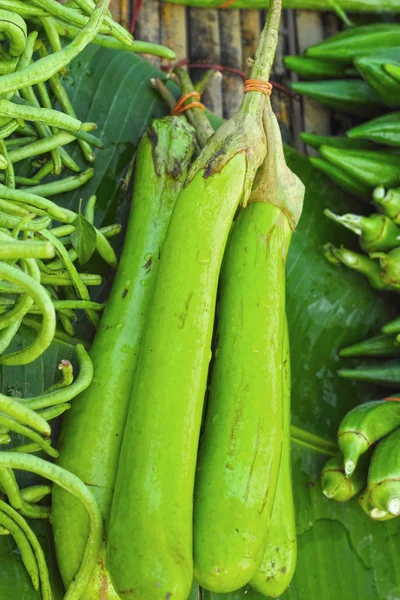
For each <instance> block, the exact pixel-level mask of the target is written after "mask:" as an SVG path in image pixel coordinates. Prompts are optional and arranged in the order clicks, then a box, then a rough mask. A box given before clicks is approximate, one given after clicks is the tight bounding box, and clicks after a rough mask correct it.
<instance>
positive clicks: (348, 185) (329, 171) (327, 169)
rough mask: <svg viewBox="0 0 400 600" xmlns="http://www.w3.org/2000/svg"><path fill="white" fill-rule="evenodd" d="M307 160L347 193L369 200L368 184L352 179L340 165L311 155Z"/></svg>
mask: <svg viewBox="0 0 400 600" xmlns="http://www.w3.org/2000/svg"><path fill="white" fill-rule="evenodd" d="M309 160H310V163H311V164H312V165H313V167H315V168H316V169H318V170H319V171H322V172H323V173H325V175H327V176H328V177H329V178H330V179H331V180H332V181H333V182H334V183H336V185H338V186H339V187H341V188H342V189H343V190H345V191H346V192H348V193H349V194H352V195H353V196H356V197H357V198H360V199H362V200H369V198H370V197H371V190H370V188H369V187H368V186H366V185H364V184H363V183H361V182H359V181H357V180H356V179H354V178H353V177H352V176H351V175H349V174H348V173H346V171H344V170H343V169H341V168H340V167H337V166H336V165H333V164H332V163H330V162H329V161H327V160H324V159H323V158H318V157H314V156H312V157H311V158H310V159H309Z"/></svg>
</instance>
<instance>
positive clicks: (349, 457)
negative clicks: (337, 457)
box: [337, 398, 400, 476]
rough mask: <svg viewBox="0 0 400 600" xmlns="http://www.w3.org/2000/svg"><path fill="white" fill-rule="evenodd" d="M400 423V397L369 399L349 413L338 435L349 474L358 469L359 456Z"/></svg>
mask: <svg viewBox="0 0 400 600" xmlns="http://www.w3.org/2000/svg"><path fill="white" fill-rule="evenodd" d="M399 425H400V398H397V399H396V398H388V399H386V398H385V399H384V400H375V401H373V402H365V403H364V404H359V405H358V406H356V407H355V408H353V410H351V411H350V412H348V413H347V415H346V416H345V417H344V419H343V420H342V422H341V423H340V425H339V430H338V434H337V438H338V444H339V447H340V450H341V451H342V453H343V459H344V470H345V473H346V475H347V476H350V475H351V474H352V473H353V472H354V470H355V468H356V466H357V462H358V459H359V458H360V456H361V455H362V454H364V453H365V452H366V451H367V450H368V448H370V446H372V444H374V443H375V442H377V441H378V440H379V439H380V438H382V437H384V436H385V435H387V434H388V433H390V432H391V431H393V430H394V429H396V428H397V427H398V426H399Z"/></svg>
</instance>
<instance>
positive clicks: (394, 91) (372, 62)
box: [354, 56, 400, 108]
mask: <svg viewBox="0 0 400 600" xmlns="http://www.w3.org/2000/svg"><path fill="white" fill-rule="evenodd" d="M385 62H386V59H384V58H376V57H375V56H366V57H364V58H357V59H356V60H355V61H354V65H355V67H356V69H357V70H358V71H359V72H360V73H361V75H362V76H363V77H364V79H365V81H366V82H367V83H368V84H369V85H370V86H371V87H372V89H373V90H375V92H376V93H377V95H378V96H379V98H381V99H382V102H383V103H384V104H386V105H387V106H390V107H392V108H397V107H398V106H400V81H397V80H396V79H395V78H394V77H392V76H391V75H390V74H389V73H387V72H386V70H385V69H384V65H385ZM385 66H386V65H385Z"/></svg>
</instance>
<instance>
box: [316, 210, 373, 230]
mask: <svg viewBox="0 0 400 600" xmlns="http://www.w3.org/2000/svg"><path fill="white" fill-rule="evenodd" d="M324 215H325V216H326V217H328V218H329V219H331V220H332V221H335V223H339V225H343V227H346V229H350V231H352V232H353V233H355V234H356V235H361V234H362V221H363V217H360V216H359V215H352V214H350V213H348V214H346V215H341V216H340V215H336V214H335V213H333V212H332V211H330V210H329V209H328V208H326V209H325V210H324Z"/></svg>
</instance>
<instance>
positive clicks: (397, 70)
mask: <svg viewBox="0 0 400 600" xmlns="http://www.w3.org/2000/svg"><path fill="white" fill-rule="evenodd" d="M384 69H385V71H386V73H388V74H389V75H390V76H391V77H393V79H396V81H399V82H400V63H397V64H385V65H384Z"/></svg>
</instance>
